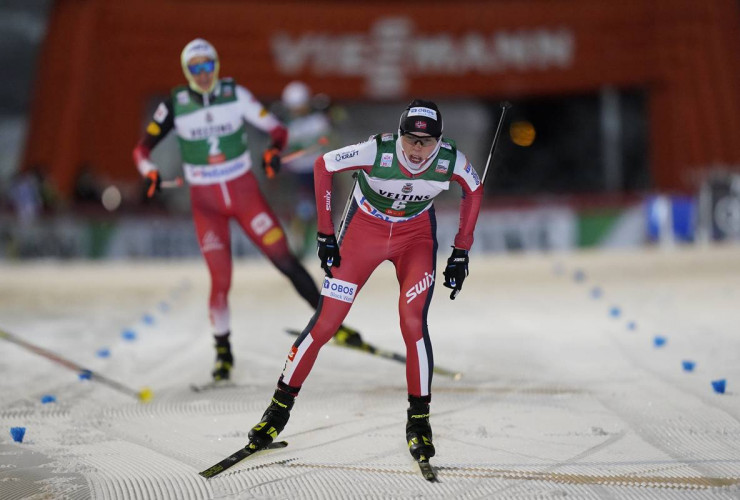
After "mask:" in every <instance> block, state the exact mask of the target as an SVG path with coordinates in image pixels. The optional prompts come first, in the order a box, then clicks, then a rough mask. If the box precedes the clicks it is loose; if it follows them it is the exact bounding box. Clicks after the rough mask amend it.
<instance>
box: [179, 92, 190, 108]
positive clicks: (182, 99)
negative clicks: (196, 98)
mask: <svg viewBox="0 0 740 500" xmlns="http://www.w3.org/2000/svg"><path fill="white" fill-rule="evenodd" d="M177 102H178V103H180V104H182V105H185V104H187V103H189V102H190V96H189V95H188V91H187V90H181V91H180V92H178V93H177Z"/></svg>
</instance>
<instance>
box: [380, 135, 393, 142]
mask: <svg viewBox="0 0 740 500" xmlns="http://www.w3.org/2000/svg"><path fill="white" fill-rule="evenodd" d="M380 140H381V141H383V142H388V141H392V140H393V134H383V135H381V136H380Z"/></svg>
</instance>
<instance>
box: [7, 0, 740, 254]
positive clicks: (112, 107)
mask: <svg viewBox="0 0 740 500" xmlns="http://www.w3.org/2000/svg"><path fill="white" fill-rule="evenodd" d="M0 29H1V31H2V32H3V36H2V37H0V60H1V61H2V67H3V68H6V72H4V76H3V78H2V79H0V258H2V259H7V260H12V259H26V258H35V257H57V258H96V259H97V258H102V259H114V258H132V257H191V256H197V255H199V249H198V244H197V241H196V239H195V234H194V231H193V228H192V220H191V219H190V217H189V203H188V189H187V187H183V188H179V189H169V190H165V191H164V192H163V193H162V195H161V196H157V197H155V198H153V199H151V200H149V199H147V198H146V197H145V196H144V191H143V183H142V181H141V179H140V177H139V174H138V172H137V170H136V167H135V165H134V163H133V160H132V158H131V150H132V149H133V147H134V146H135V144H136V142H137V140H138V138H139V137H140V136H141V134H142V132H143V130H144V128H145V127H146V124H147V123H148V121H149V119H150V117H151V116H152V113H153V112H154V108H155V107H156V105H157V103H158V102H160V101H161V99H162V98H163V97H165V96H167V95H168V94H169V91H170V89H171V88H173V87H174V86H176V85H179V84H182V83H184V79H183V76H182V72H181V68H180V61H179V55H180V51H181V49H182V47H183V46H184V45H185V44H186V43H187V42H188V41H189V40H191V39H193V38H195V37H203V38H206V39H208V40H209V41H211V42H212V43H213V44H214V45H215V46H216V47H217V48H218V51H219V55H220V58H221V75H222V76H233V77H235V78H236V79H237V81H238V82H239V83H240V84H241V85H244V86H245V87H247V88H248V89H250V90H251V91H252V92H253V93H254V94H255V96H256V97H257V98H258V99H259V100H260V101H261V102H262V103H263V104H264V105H265V106H266V107H267V108H268V109H270V110H271V111H273V112H274V113H275V114H276V115H277V116H279V117H280V118H281V119H283V120H284V121H285V122H286V123H287V124H288V125H289V126H290V125H291V123H292V124H293V128H292V133H291V135H292V136H293V138H294V140H296V138H298V137H300V136H301V132H300V126H299V124H300V123H302V122H301V121H302V120H303V121H305V120H309V121H310V120H313V121H314V122H320V123H321V124H322V126H323V127H325V129H324V130H322V132H321V133H320V134H317V137H319V138H321V139H322V150H324V151H325V150H329V149H332V148H333V147H339V146H342V145H345V144H350V143H355V142H359V141H362V140H364V139H366V138H367V137H368V136H369V135H371V134H375V133H381V132H395V131H396V129H397V126H398V116H399V115H400V112H401V110H402V109H403V108H404V106H405V105H406V103H408V101H410V100H411V99H412V98H414V97H419V98H427V99H433V100H435V101H436V102H437V103H438V104H439V106H440V108H441V110H442V113H443V116H444V120H445V135H446V136H448V137H451V138H454V139H455V140H456V141H457V143H458V146H459V147H460V149H461V150H463V151H465V152H466V153H467V154H468V155H469V157H470V159H471V161H472V163H473V165H474V166H475V167H476V168H477V170H478V171H479V172H482V170H483V168H484V166H485V163H486V158H487V156H488V152H489V148H490V144H491V140H492V138H493V134H494V131H495V128H496V124H497V123H498V119H499V115H500V113H501V107H500V103H501V102H502V101H504V100H506V101H510V102H511V103H512V104H513V107H512V108H511V110H510V112H509V114H508V116H507V121H506V123H505V127H504V130H503V135H502V137H501V141H500V143H499V145H498V149H497V151H496V155H495V158H494V161H493V164H492V166H491V168H492V169H493V170H492V172H491V174H490V178H489V183H488V185H486V188H485V200H484V205H483V211H482V213H481V217H480V222H479V224H478V228H477V231H476V245H475V246H474V251H475V252H505V251H549V250H570V249H576V248H588V247H601V248H613V247H637V246H644V245H655V244H659V245H675V244H694V243H697V242H708V241H739V240H740V177H739V175H740V141H737V140H736V138H735V135H736V131H737V130H738V122H739V121H740V64H738V63H740V60H739V59H740V55H738V54H739V53H738V50H737V47H739V46H740V2H738V1H737V0H702V1H698V0H629V1H623V2H613V1H607V0H548V1H545V0H518V1H512V0H489V1H487V2H480V1H476V0H463V1H460V2H455V3H454V4H453V3H450V2H441V1H440V2H437V1H426V2H415V1H410V2H403V3H398V2H390V1H367V2H354V3H350V4H348V3H346V2H339V1H334V0H323V1H315V2H303V1H297V0H296V1H291V0H285V1H279V2H258V1H250V0H244V1H239V2H237V1H230V0H213V1H196V0H192V1H182V0H158V1H144V0H130V1H126V2H118V1H113V0H56V1H53V0H32V1H26V0H1V1H0ZM309 117H312V118H309ZM249 133H250V136H249V137H250V139H249V140H250V147H251V150H252V154H253V156H254V163H255V165H256V167H255V173H256V174H257V175H258V176H260V181H261V185H262V188H263V191H264V192H265V194H266V196H267V198H268V199H269V201H270V203H271V205H272V206H273V208H274V210H275V211H276V213H277V214H278V215H279V216H280V218H281V219H282V220H283V221H284V224H285V226H286V227H287V228H289V229H290V242H291V245H292V246H293V247H294V249H295V250H296V251H298V252H302V253H303V254H306V253H311V250H312V246H311V245H312V244H313V240H312V238H313V234H314V233H313V229H312V217H313V215H312V214H313V212H312V210H313V208H312V203H313V201H312V198H311V196H312V193H311V191H310V189H308V190H307V189H306V185H307V183H306V176H307V175H308V176H310V167H311V162H312V158H311V157H310V156H306V157H303V158H299V159H297V160H296V161H295V162H293V163H292V164H290V163H288V164H286V166H285V167H286V168H284V169H283V171H281V172H280V174H279V175H278V176H277V177H276V178H275V179H266V178H265V177H264V174H263V172H262V171H261V169H260V168H259V155H260V153H261V151H262V149H263V148H264V147H265V145H266V138H265V137H264V136H263V135H262V134H260V133H257V132H256V131H254V130H249ZM171 135H172V136H173V137H168V138H167V139H166V140H165V141H164V142H163V143H162V144H161V145H160V146H159V147H158V148H157V149H156V150H155V151H154V153H153V159H154V160H155V161H156V163H157V164H158V165H160V167H161V170H162V174H163V177H165V178H175V177H177V176H181V175H182V171H181V165H180V157H179V151H178V148H177V144H176V140H175V138H174V134H171ZM304 140H307V141H308V142H312V141H313V142H316V141H317V140H318V139H317V138H316V137H314V138H308V139H306V138H304ZM305 144H307V143H305V142H304V144H303V145H301V146H294V147H295V148H299V147H305ZM319 152H320V151H317V154H318V153H319ZM309 160H310V161H309ZM349 183H350V181H349V180H347V182H346V183H345V185H346V186H348V185H349ZM345 192H346V191H345ZM459 195H460V193H459V191H454V190H453V192H451V193H449V195H448V196H445V197H443V198H442V199H441V200H440V201H439V202H438V203H437V206H438V213H439V219H440V241H443V238H445V239H446V240H449V239H450V236H449V235H451V234H453V233H454V231H455V226H456V217H457V208H456V207H457V201H456V198H457V197H459ZM232 245H233V247H234V254H235V255H237V256H250V255H254V254H256V250H255V249H254V248H253V247H252V245H251V244H250V242H249V241H248V240H247V239H246V238H245V237H243V235H241V233H240V232H235V233H234V240H233V242H232Z"/></svg>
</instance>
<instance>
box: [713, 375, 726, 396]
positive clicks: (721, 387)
mask: <svg viewBox="0 0 740 500" xmlns="http://www.w3.org/2000/svg"><path fill="white" fill-rule="evenodd" d="M726 385H727V380H725V379H723V378H721V379H719V380H712V389H714V392H716V393H717V394H724V393H725V386H726Z"/></svg>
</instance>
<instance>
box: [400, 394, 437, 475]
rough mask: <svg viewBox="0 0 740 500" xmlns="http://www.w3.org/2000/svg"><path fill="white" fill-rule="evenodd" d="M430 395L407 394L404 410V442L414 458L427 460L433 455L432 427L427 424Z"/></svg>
mask: <svg viewBox="0 0 740 500" xmlns="http://www.w3.org/2000/svg"><path fill="white" fill-rule="evenodd" d="M430 401H431V396H424V397H417V396H411V395H409V403H410V404H409V409H408V410H406V415H407V416H408V421H407V422H406V442H407V443H408V444H409V452H410V453H411V456H413V457H414V459H415V460H417V461H419V460H428V459H430V458H432V457H433V456H434V445H433V444H432V427H431V426H430V425H429V402H430Z"/></svg>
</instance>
